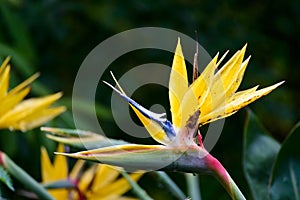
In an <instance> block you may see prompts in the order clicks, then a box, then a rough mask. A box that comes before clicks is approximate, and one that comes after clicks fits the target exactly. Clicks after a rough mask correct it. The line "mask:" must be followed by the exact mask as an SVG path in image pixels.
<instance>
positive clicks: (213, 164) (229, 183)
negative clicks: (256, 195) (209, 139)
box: [206, 154, 246, 200]
mask: <svg viewBox="0 0 300 200" xmlns="http://www.w3.org/2000/svg"><path fill="white" fill-rule="evenodd" d="M206 157H207V159H208V160H209V166H210V168H211V171H212V172H213V175H214V176H215V177H216V178H217V179H218V181H219V182H220V183H221V184H222V185H223V187H224V188H225V190H226V191H227V192H228V194H229V195H230V196H231V198H232V199H233V200H246V198H245V197H244V195H243V194H242V192H241V191H240V189H239V188H238V186H237V185H236V184H235V182H234V181H233V179H232V178H231V176H230V175H229V173H228V172H227V171H226V169H225V168H224V167H223V165H222V164H221V163H220V162H219V161H218V160H217V159H216V158H214V157H213V156H211V155H210V154H208V155H207V156H206Z"/></svg>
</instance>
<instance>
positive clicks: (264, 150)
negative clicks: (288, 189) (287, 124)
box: [243, 111, 280, 199]
mask: <svg viewBox="0 0 300 200" xmlns="http://www.w3.org/2000/svg"><path fill="white" fill-rule="evenodd" d="M279 148H280V144H279V143H278V142H277V141H276V140H274V139H273V138H272V137H271V136H270V135H269V134H268V132H267V131H266V130H265V129H264V128H263V126H262V125H261V124H260V122H259V120H258V119H257V118H256V116H255V114H254V113H253V112H251V111H248V116H247V119H246V124H245V129H244V158H243V168H244V174H245V176H246V179H247V182H248V184H249V186H250V190H251V193H252V196H253V199H266V198H267V195H268V183H269V179H270V175H271V170H272V166H273V163H274V161H275V158H276V155H277V153H278V151H279Z"/></svg>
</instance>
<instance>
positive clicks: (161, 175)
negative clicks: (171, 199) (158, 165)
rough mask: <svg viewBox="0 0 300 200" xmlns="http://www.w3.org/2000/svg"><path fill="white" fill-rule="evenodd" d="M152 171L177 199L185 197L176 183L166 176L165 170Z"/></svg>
mask: <svg viewBox="0 0 300 200" xmlns="http://www.w3.org/2000/svg"><path fill="white" fill-rule="evenodd" d="M154 173H155V174H156V175H157V176H158V177H159V180H160V181H161V182H162V183H163V184H165V186H166V187H167V189H168V190H169V191H170V192H171V193H172V194H173V195H174V196H175V197H176V198H178V199H186V195H185V194H184V193H183V192H182V191H181V189H180V188H179V187H178V186H177V185H176V183H175V182H174V181H173V180H172V179H171V178H170V177H169V176H168V174H167V173H166V172H161V171H159V172H158V171H154Z"/></svg>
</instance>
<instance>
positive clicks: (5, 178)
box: [0, 166, 15, 191]
mask: <svg viewBox="0 0 300 200" xmlns="http://www.w3.org/2000/svg"><path fill="white" fill-rule="evenodd" d="M0 181H1V182H3V183H4V184H5V185H6V186H7V187H8V188H9V189H11V190H12V191H14V190H15V189H14V187H13V184H12V180H11V178H10V176H9V175H8V173H7V172H6V171H5V169H4V168H3V167H2V166H0Z"/></svg>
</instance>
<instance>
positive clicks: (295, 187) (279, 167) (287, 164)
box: [269, 122, 300, 200]
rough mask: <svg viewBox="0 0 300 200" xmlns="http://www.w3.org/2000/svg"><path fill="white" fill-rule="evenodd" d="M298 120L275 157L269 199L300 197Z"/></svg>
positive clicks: (297, 199)
mask: <svg viewBox="0 0 300 200" xmlns="http://www.w3.org/2000/svg"><path fill="white" fill-rule="evenodd" d="M299 144H300V122H299V123H297V125H296V126H295V127H294V128H293V129H292V131H291V132H290V134H289V136H288V137H287V138H286V140H285V141H284V143H283V144H282V147H281V149H280V151H279V153H278V156H277V158H276V162H275V165H274V168H273V173H272V177H271V182H270V190H269V196H270V199H272V200H273V199H274V200H275V199H295V200H299V199H300V151H299Z"/></svg>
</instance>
